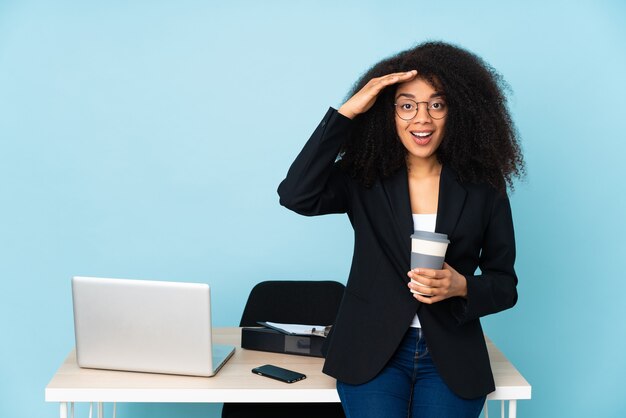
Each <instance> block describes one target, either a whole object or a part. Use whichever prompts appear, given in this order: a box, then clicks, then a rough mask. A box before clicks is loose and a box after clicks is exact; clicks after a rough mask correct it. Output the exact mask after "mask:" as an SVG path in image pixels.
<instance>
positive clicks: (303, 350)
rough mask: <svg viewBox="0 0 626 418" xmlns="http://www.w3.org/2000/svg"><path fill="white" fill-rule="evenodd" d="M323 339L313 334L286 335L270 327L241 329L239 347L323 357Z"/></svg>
mask: <svg viewBox="0 0 626 418" xmlns="http://www.w3.org/2000/svg"><path fill="white" fill-rule="evenodd" d="M325 340H326V339H325V338H323V337H318V336H314V335H312V336H306V335H287V334H283V333H281V332H279V331H276V330H273V329H270V328H242V329H241V348H246V349H248V350H258V351H271V352H273V353H285V354H298V355H301V356H311V357H324V355H323V354H322V345H323V344H324V341H325Z"/></svg>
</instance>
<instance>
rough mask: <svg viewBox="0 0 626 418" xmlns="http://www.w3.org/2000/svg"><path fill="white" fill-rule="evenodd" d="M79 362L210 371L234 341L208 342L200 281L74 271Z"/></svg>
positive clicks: (207, 305) (207, 295)
mask: <svg viewBox="0 0 626 418" xmlns="http://www.w3.org/2000/svg"><path fill="white" fill-rule="evenodd" d="M72 299H73V303H74V333H75V336H76V359H77V362H78V365H79V366H80V367H87V368H95V369H111V370H127V371H134V372H149V373H166V374H180V375H191V376H207V377H208V376H213V375H215V374H216V373H217V372H218V370H219V369H220V368H221V367H222V366H223V365H224V363H225V362H226V361H227V360H228V359H229V358H230V357H231V356H232V355H233V353H234V351H235V347H233V346H225V345H218V344H213V342H212V335H211V291H210V288H209V285H207V284H203V283H179V282H163V281H151V280H128V279H107V278H98V277H73V278H72Z"/></svg>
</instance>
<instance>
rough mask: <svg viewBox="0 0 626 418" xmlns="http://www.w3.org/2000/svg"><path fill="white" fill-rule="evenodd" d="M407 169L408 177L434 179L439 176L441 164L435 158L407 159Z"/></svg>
mask: <svg viewBox="0 0 626 418" xmlns="http://www.w3.org/2000/svg"><path fill="white" fill-rule="evenodd" d="M406 165H407V169H408V171H409V177H410V178H415V179H420V178H425V177H434V176H439V175H440V174H441V167H442V166H441V163H440V162H439V161H438V160H437V158H436V157H434V156H433V158H427V159H425V158H407V161H406Z"/></svg>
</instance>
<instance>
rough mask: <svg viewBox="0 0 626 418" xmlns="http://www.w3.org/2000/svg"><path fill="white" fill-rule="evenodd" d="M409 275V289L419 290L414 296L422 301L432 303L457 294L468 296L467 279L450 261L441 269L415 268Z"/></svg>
mask: <svg viewBox="0 0 626 418" xmlns="http://www.w3.org/2000/svg"><path fill="white" fill-rule="evenodd" d="M407 275H408V276H409V278H410V279H411V281H410V282H409V284H408V287H409V289H411V290H412V291H415V292H419V293H413V297H415V299H417V300H419V301H420V302H422V303H426V304H429V305H430V304H433V303H437V302H440V301H442V300H445V299H448V298H451V297H455V296H460V297H463V298H465V297H467V279H466V278H465V276H463V275H462V274H460V273H459V272H457V271H456V270H455V269H454V268H452V267H451V266H450V265H449V264H448V263H443V268H442V269H441V270H433V269H426V268H415V269H413V270H410V271H409V272H408V273H407ZM416 282H417V283H416ZM420 293H421V294H420Z"/></svg>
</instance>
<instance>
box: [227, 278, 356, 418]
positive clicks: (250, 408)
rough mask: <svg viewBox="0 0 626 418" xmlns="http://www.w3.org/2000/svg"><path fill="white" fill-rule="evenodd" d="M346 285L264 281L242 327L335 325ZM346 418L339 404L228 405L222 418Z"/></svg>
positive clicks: (252, 293) (250, 301)
mask: <svg viewBox="0 0 626 418" xmlns="http://www.w3.org/2000/svg"><path fill="white" fill-rule="evenodd" d="M344 288H345V286H344V285H343V284H341V283H339V282H333V281H286V280H274V281H266V282H261V283H259V284H257V285H256V286H254V288H253V289H252V291H250V296H248V301H247V302H246V307H245V308H244V310H243V315H242V316H241V322H240V323H239V326H242V327H249V326H251V327H254V326H258V324H257V321H270V322H281V323H286V324H319V325H326V324H333V323H334V322H335V317H336V316H337V311H338V310H339V304H340V303H341V298H342V297H343V291H344ZM292 417H297V418H318V417H324V418H326V417H328V418H345V414H344V413H343V409H342V408H341V404H340V403H225V404H224V407H223V409H222V418H292Z"/></svg>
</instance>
